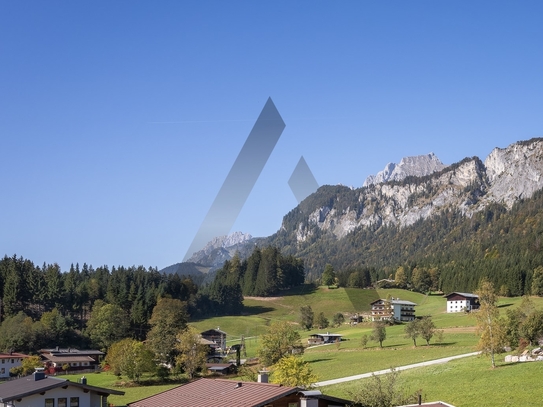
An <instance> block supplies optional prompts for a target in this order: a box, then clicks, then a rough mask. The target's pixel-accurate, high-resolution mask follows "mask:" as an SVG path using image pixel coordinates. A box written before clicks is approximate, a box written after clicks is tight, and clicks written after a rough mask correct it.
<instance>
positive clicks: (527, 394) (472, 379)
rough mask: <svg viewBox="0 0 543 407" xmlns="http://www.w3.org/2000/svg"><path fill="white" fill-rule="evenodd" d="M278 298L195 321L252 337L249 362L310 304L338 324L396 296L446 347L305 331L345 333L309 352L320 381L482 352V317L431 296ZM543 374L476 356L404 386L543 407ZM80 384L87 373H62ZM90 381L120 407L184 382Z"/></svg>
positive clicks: (475, 402)
mask: <svg viewBox="0 0 543 407" xmlns="http://www.w3.org/2000/svg"><path fill="white" fill-rule="evenodd" d="M282 294H283V295H281V296H280V297H274V298H246V299H245V300H244V304H245V312H244V315H241V316H227V317H215V318H208V319H205V320H199V321H193V322H191V323H190V325H193V326H194V327H196V328H197V329H198V330H201V331H204V330H207V329H210V328H216V327H220V329H221V330H223V331H225V332H227V334H228V336H227V342H228V344H229V345H232V344H234V343H239V341H240V337H241V336H242V335H243V336H244V337H245V344H246V347H247V356H248V357H254V356H255V355H256V351H257V349H258V345H259V342H258V337H259V336H260V335H261V334H263V333H264V332H265V331H266V328H267V326H269V324H270V323H271V322H273V321H279V320H283V321H289V322H291V323H293V324H297V323H298V319H299V310H300V307H301V306H302V305H310V306H311V308H312V309H313V311H314V313H315V315H318V314H319V313H320V312H324V314H325V316H326V317H327V318H328V319H329V320H332V317H333V315H334V314H335V313H337V312H342V313H345V314H347V313H355V312H368V311H370V305H369V304H370V303H371V302H372V301H374V300H376V299H378V298H386V297H387V296H389V295H390V296H392V297H395V298H400V299H404V300H408V301H413V302H415V303H416V304H418V305H417V307H416V314H417V315H431V316H432V319H433V321H434V323H435V324H436V326H437V327H438V328H439V329H443V330H444V336H443V342H442V343H440V344H436V343H435V338H434V339H433V340H432V341H431V346H429V347H427V346H425V342H424V340H422V339H419V340H418V341H417V344H418V345H419V346H417V347H414V346H413V343H412V341H411V340H409V339H406V338H405V337H404V329H405V325H403V324H402V325H395V326H391V327H387V339H386V340H385V341H384V343H383V346H384V347H383V348H382V349H381V348H379V345H378V344H377V343H375V342H371V341H370V342H369V343H368V344H367V348H366V349H364V348H363V347H362V345H361V342H360V339H361V337H362V336H363V335H365V334H366V335H368V336H369V335H370V334H371V330H372V325H371V324H370V323H362V324H358V325H355V326H351V325H349V324H344V325H342V326H340V327H337V328H327V329H324V330H312V331H301V330H300V331H299V332H300V335H301V337H302V343H304V344H305V343H307V338H308V337H309V335H311V334H312V333H316V332H322V331H329V332H331V333H339V334H341V335H343V338H344V341H342V342H341V343H340V345H339V347H338V346H337V345H336V344H332V345H326V346H320V347H314V348H310V349H307V350H306V351H305V354H304V360H306V361H308V362H309V363H310V364H311V368H312V369H313V371H314V373H315V374H316V375H317V376H318V379H319V381H322V380H328V379H333V378H338V377H344V376H350V375H355V374H360V373H367V372H371V371H375V370H381V369H386V368H390V367H394V366H402V365H407V364H411V363H417V362H422V361H427V360H432V359H439V358H441V357H445V356H453V355H458V354H462V353H469V352H472V351H474V350H475V345H476V344H477V341H478V337H477V336H476V335H475V329H474V327H475V324H476V322H475V318H474V317H473V315H470V314H464V313H458V314H447V313H446V312H445V310H446V300H445V298H444V297H443V296H441V295H424V294H420V293H414V292H411V291H406V290H399V289H383V290H364V289H350V288H337V289H330V288H328V287H317V288H315V287H313V286H311V285H304V286H302V287H299V288H297V289H294V290H290V291H287V292H284V293H282ZM521 300H522V299H521V298H500V300H499V306H500V310H501V312H502V313H504V312H505V310H507V309H510V308H509V307H516V306H518V305H519V304H520V302H521ZM532 300H533V302H534V304H535V306H536V307H537V308H543V298H535V297H532ZM542 373H543V363H537V362H534V363H522V364H510V365H500V366H499V367H498V368H497V369H494V370H492V369H490V362H489V360H488V359H486V358H483V357H481V358H469V359H462V360H458V361H453V362H449V363H447V364H444V365H438V366H433V367H427V368H420V369H413V370H410V371H406V372H402V373H401V375H400V378H401V380H402V381H403V382H404V383H405V384H406V386H408V387H409V388H410V389H412V390H413V391H414V390H416V389H423V395H424V400H427V401H430V400H443V401H446V402H450V403H452V404H454V405H458V406H467V407H470V406H482V407H484V406H495V405H499V406H509V405H511V406H536V405H541V402H540V400H543V390H541V386H539V387H538V386H537V385H535V384H533V385H530V380H529V378H537V377H540V376H541V374H542ZM61 377H66V378H70V380H73V381H77V380H78V379H79V378H80V377H81V375H67V376H64V375H62V376H61ZM86 377H87V380H88V383H89V384H91V385H95V386H100V387H107V388H112V389H119V390H123V391H125V392H126V394H125V396H111V397H110V398H109V402H110V403H112V404H114V405H115V406H124V405H126V403H128V402H132V401H135V400H139V399H142V398H145V397H148V396H150V395H153V394H157V393H159V392H162V391H165V390H168V389H170V388H172V387H175V386H177V384H167V385H157V386H138V387H118V386H116V383H117V382H118V381H119V379H118V378H117V377H116V376H114V375H112V374H109V373H100V374H93V373H91V374H89V375H86ZM357 383H358V385H359V382H350V383H344V384H341V385H335V386H328V387H326V388H324V390H325V392H327V393H329V394H331V395H336V396H339V397H345V398H349V396H348V392H349V391H353V390H354V389H356V386H357Z"/></svg>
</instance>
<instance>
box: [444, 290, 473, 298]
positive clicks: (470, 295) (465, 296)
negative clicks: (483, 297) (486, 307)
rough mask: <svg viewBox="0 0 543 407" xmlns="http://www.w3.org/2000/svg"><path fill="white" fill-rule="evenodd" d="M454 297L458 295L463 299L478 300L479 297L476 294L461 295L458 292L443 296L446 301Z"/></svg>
mask: <svg viewBox="0 0 543 407" xmlns="http://www.w3.org/2000/svg"><path fill="white" fill-rule="evenodd" d="M455 295H459V296H461V297H464V298H479V296H478V295H477V294H471V293H461V292H458V291H453V292H452V293H450V294H447V295H445V297H446V298H447V299H449V298H450V297H453V296H455Z"/></svg>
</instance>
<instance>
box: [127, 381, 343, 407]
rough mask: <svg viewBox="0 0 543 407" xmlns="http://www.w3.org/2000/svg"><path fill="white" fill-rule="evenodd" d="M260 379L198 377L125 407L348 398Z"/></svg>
mask: <svg viewBox="0 0 543 407" xmlns="http://www.w3.org/2000/svg"><path fill="white" fill-rule="evenodd" d="M259 379H260V380H261V381H260V382H240V381H234V380H225V379H208V378H201V379H198V380H195V381H193V382H190V383H187V384H183V385H181V386H178V387H175V388H173V389H170V390H166V391H164V392H162V393H159V394H156V395H154V396H150V397H147V398H145V399H142V400H139V401H134V402H133V403H129V404H128V407H156V406H170V407H174V406H175V407H177V406H180V407H181V406H198V407H217V406H221V407H294V406H295V407H347V406H349V405H351V404H352V401H349V400H344V399H340V398H337V397H332V396H327V395H324V394H322V393H321V392H320V391H318V390H309V391H308V390H304V389H302V388H299V387H289V386H281V385H279V384H271V383H267V375H266V374H263V375H262V374H261V375H260V376H259Z"/></svg>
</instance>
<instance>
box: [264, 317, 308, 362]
mask: <svg viewBox="0 0 543 407" xmlns="http://www.w3.org/2000/svg"><path fill="white" fill-rule="evenodd" d="M293 350H296V352H302V351H303V347H302V343H301V342H300V334H299V333H298V331H296V330H295V329H294V328H293V326H292V325H291V324H289V323H288V322H286V321H280V322H274V323H272V324H271V325H270V326H269V328H268V330H267V332H266V333H265V334H263V335H262V336H261V338H260V346H259V348H258V350H257V354H258V357H259V358H260V362H261V363H262V364H263V365H264V366H271V365H274V364H275V363H277V362H278V361H279V360H280V359H281V358H282V357H284V356H286V355H288V354H292V353H293Z"/></svg>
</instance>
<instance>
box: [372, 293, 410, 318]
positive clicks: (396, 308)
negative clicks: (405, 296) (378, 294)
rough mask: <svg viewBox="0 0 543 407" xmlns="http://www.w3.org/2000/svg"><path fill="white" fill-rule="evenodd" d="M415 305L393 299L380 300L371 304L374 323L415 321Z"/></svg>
mask: <svg viewBox="0 0 543 407" xmlns="http://www.w3.org/2000/svg"><path fill="white" fill-rule="evenodd" d="M416 305H417V304H415V303H414V302H411V301H405V300H400V299H399V298H391V299H390V300H385V299H379V300H375V301H373V302H372V303H371V320H372V321H389V320H394V321H399V322H409V321H413V320H414V319H415V306H416Z"/></svg>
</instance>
